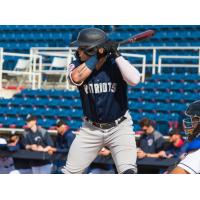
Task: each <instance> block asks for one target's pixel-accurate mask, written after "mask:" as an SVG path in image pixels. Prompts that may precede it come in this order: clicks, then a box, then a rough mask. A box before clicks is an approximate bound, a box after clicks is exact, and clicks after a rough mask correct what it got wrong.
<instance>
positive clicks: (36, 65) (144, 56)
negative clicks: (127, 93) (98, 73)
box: [0, 47, 200, 89]
mask: <svg viewBox="0 0 200 200" xmlns="http://www.w3.org/2000/svg"><path fill="white" fill-rule="evenodd" d="M75 50H76V48H70V47H34V48H31V49H30V54H17V53H6V52H3V48H0V88H2V75H3V73H14V74H16V75H17V74H19V72H16V71H15V72H12V71H11V70H3V59H4V56H6V55H7V56H22V57H29V58H30V60H31V63H32V67H31V68H30V71H28V72H20V74H24V75H27V76H28V77H29V81H30V82H31V83H32V89H37V88H39V89H40V88H42V81H43V79H42V77H43V74H44V73H46V74H47V73H48V74H63V73H65V75H66V77H67V72H66V71H61V70H58V71H56V70H53V71H49V70H45V69H44V66H45V65H46V66H47V65H48V64H49V63H44V62H43V58H44V57H45V56H51V57H65V58H68V59H69V63H70V62H71V60H72V59H74V57H75V56H74V53H75ZM120 50H121V52H122V54H123V56H126V57H130V58H139V59H141V60H142V62H141V63H140V62H139V63H134V66H136V67H140V68H141V69H142V73H141V74H142V82H144V81H145V74H146V69H147V67H150V68H152V74H155V73H157V72H158V73H161V71H162V70H161V68H162V67H197V68H198V73H199V74H200V47H120ZM170 50H175V51H179V50H181V51H183V50H187V51H191V52H192V53H194V52H195V56H191V55H174V54H172V55H169V54H168V55H166V52H167V51H170ZM135 51H137V53H135ZM140 51H145V53H144V52H141V54H140ZM161 51H162V52H161ZM163 51H164V52H163ZM149 56H151V59H149ZM163 59H195V60H197V59H198V64H187V63H186V64H175V63H173V62H171V64H164V63H163ZM69 87H70V84H69V82H68V81H66V89H68V88H69Z"/></svg>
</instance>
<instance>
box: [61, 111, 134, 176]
mask: <svg viewBox="0 0 200 200" xmlns="http://www.w3.org/2000/svg"><path fill="white" fill-rule="evenodd" d="M125 117H126V118H127V119H125V120H124V121H122V122H121V123H120V124H118V125H117V126H115V127H113V128H110V129H106V130H105V129H100V128H97V127H95V126H93V125H92V124H90V123H89V122H87V121H84V123H83V126H82V127H81V128H80V131H79V134H77V135H76V137H75V139H74V141H73V143H72V145H71V147H70V150H69V153H68V158H67V162H66V166H64V168H63V169H62V172H63V173H65V174H81V173H83V172H84V170H85V169H86V168H87V167H88V166H89V165H90V164H91V163H92V162H93V161H94V159H95V158H96V157H97V155H98V152H99V151H100V150H101V149H102V148H103V147H105V146H106V147H108V148H109V149H110V151H111V155H112V158H113V160H114V163H115V165H116V168H117V171H118V173H123V172H124V171H126V170H128V169H133V170H134V172H135V173H136V172H137V168H136V142H135V135H134V132H133V122H132V119H131V116H130V114H129V113H128V112H127V113H126V114H125Z"/></svg>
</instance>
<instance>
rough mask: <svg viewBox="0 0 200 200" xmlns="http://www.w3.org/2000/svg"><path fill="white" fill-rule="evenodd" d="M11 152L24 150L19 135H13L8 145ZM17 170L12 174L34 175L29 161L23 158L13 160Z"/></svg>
mask: <svg viewBox="0 0 200 200" xmlns="http://www.w3.org/2000/svg"><path fill="white" fill-rule="evenodd" d="M8 149H9V151H17V150H20V149H24V146H23V145H22V140H21V137H20V136H19V135H12V136H11V137H10V139H9V143H8ZM13 161H14V167H15V169H14V170H12V171H11V172H10V174H32V169H31V167H30V164H29V160H27V159H22V158H13Z"/></svg>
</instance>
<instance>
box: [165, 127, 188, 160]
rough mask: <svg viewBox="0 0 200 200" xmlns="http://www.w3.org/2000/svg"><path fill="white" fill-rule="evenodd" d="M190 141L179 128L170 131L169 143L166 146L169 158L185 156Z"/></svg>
mask: <svg viewBox="0 0 200 200" xmlns="http://www.w3.org/2000/svg"><path fill="white" fill-rule="evenodd" d="M187 148H188V142H186V141H185V140H184V139H183V137H182V135H181V133H180V130H179V129H173V130H171V131H170V132H169V145H168V147H167V148H166V151H167V154H168V158H169V157H176V158H183V157H184V155H185V153H186V152H187Z"/></svg>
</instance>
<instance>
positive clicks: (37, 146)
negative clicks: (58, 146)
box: [23, 115, 54, 174]
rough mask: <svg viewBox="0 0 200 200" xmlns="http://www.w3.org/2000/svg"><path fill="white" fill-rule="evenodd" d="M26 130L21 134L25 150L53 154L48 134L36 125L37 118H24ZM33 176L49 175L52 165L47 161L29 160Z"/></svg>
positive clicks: (29, 116)
mask: <svg viewBox="0 0 200 200" xmlns="http://www.w3.org/2000/svg"><path fill="white" fill-rule="evenodd" d="M26 123H27V127H28V128H27V129H26V130H25V132H24V134H23V136H24V137H23V145H24V146H25V149H26V150H31V151H37V152H38V151H40V152H47V153H49V154H52V153H53V146H54V145H53V141H52V138H51V136H50V135H49V133H48V132H47V131H46V130H45V129H43V128H41V127H39V126H38V125H37V118H36V117H35V116H32V115H28V116H27V118H26ZM30 165H31V168H32V172H33V174H50V173H51V168H52V164H51V162H50V161H49V160H31V161H30Z"/></svg>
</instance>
